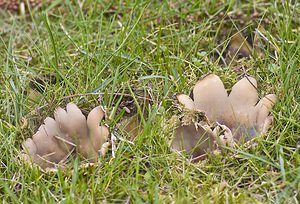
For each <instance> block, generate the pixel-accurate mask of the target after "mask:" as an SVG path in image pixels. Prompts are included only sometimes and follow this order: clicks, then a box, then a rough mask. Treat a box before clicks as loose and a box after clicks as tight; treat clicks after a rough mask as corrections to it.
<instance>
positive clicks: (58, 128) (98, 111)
mask: <svg viewBox="0 0 300 204" xmlns="http://www.w3.org/2000/svg"><path fill="white" fill-rule="evenodd" d="M104 115H105V113H104V111H103V109H102V107H101V106H97V107H95V108H94V109H93V110H92V111H91V112H90V113H89V115H88V117H87V119H86V118H85V116H84V115H83V114H82V112H81V110H80V109H79V108H78V107H77V106H76V105H75V104H74V103H69V104H68V105H67V107H66V110H64V109H62V108H60V107H59V108H57V109H56V110H55V113H54V118H55V119H53V118H51V117H47V118H46V119H45V120H44V124H42V125H41V126H40V127H39V129H38V131H37V132H36V133H35V134H34V135H33V136H32V138H28V139H27V140H26V141H25V142H23V144H22V146H23V149H24V150H25V152H26V153H27V154H25V159H26V160H28V161H32V162H34V163H36V164H38V165H39V166H40V167H42V169H46V168H53V167H56V165H57V164H59V163H61V162H63V161H64V160H65V159H66V158H67V157H68V155H70V154H71V153H72V152H73V151H74V150H76V151H77V152H78V153H79V154H80V155H82V156H83V157H84V158H86V159H88V160H89V161H92V162H94V161H96V160H97V158H98V156H99V151H101V148H102V146H103V145H104V144H105V142H106V141H107V139H108V136H109V129H108V127H106V126H100V125H99V123H100V122H101V120H102V119H103V117H104Z"/></svg>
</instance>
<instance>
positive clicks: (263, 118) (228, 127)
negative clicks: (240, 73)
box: [172, 74, 277, 156]
mask: <svg viewBox="0 0 300 204" xmlns="http://www.w3.org/2000/svg"><path fill="white" fill-rule="evenodd" d="M193 98H194V100H192V99H191V98H189V97H188V96H186V95H183V94H181V95H178V96H177V99H178V101H179V102H180V103H181V104H182V105H184V106H185V107H186V108H187V109H188V110H192V109H193V108H195V109H197V110H198V111H200V112H201V111H202V112H204V113H205V114H206V116H207V118H208V120H209V122H208V124H207V125H208V126H210V127H211V128H212V129H214V130H213V131H212V133H211V135H209V134H208V133H207V132H205V133H204V132H203V130H202V129H201V127H202V126H201V125H200V129H199V127H198V130H197V129H194V130H193V131H192V129H191V127H189V126H179V127H178V128H177V129H176V130H175V137H174V141H173V144H172V147H173V149H175V150H177V151H181V150H185V151H187V152H191V150H192V149H195V150H196V151H195V152H194V153H192V155H193V156H199V154H200V155H201V154H203V152H206V151H208V150H210V149H211V146H207V145H202V146H200V147H199V148H200V149H201V148H203V149H201V150H199V148H198V147H197V148H193V147H196V145H197V143H198V142H199V141H202V139H197V138H201V136H203V137H204V138H207V140H211V141H207V142H206V143H205V144H212V143H214V142H218V141H216V140H219V138H221V139H222V140H221V142H220V141H219V142H218V143H219V144H220V145H221V146H222V145H224V144H226V143H228V141H230V140H231V137H232V140H233V139H234V140H235V141H236V142H242V141H248V140H250V139H252V138H254V137H256V136H258V135H260V134H264V133H266V132H267V129H268V128H269V127H270V125H271V123H272V117H271V116H270V111H271V109H272V107H273V106H274V104H275V103H276V101H277V97H276V95H274V94H269V95H267V96H265V97H263V98H262V99H261V100H260V101H259V102H258V100H259V98H258V93H257V82H256V80H255V79H254V78H253V77H244V78H243V79H241V80H240V81H238V82H237V83H236V84H235V85H234V86H233V87H232V90H231V93H230V94H229V96H228V94H227V92H226V90H225V88H224V85H223V82H222V81H221V79H220V78H219V77H218V76H217V75H214V74H210V75H207V76H206V77H204V78H203V79H201V80H199V81H198V82H197V83H196V85H195V87H194V89H193ZM213 124H217V127H215V126H212V125H213ZM192 125H195V124H192ZM197 125H199V124H197ZM216 128H218V130H221V129H222V131H216V130H217V129H216ZM220 133H221V135H220ZM198 140H199V141H198ZM178 144H183V145H181V146H180V145H178Z"/></svg>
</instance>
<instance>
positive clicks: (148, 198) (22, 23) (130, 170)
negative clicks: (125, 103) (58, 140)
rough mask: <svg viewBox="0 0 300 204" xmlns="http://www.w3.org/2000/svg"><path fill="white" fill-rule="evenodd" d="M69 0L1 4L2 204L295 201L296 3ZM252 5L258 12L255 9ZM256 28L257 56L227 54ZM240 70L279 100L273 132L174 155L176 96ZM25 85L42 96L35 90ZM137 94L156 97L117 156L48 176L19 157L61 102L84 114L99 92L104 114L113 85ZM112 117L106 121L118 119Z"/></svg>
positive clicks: (299, 183)
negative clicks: (12, 6) (22, 10)
mask: <svg viewBox="0 0 300 204" xmlns="http://www.w3.org/2000/svg"><path fill="white" fill-rule="evenodd" d="M76 2H77V1H54V3H52V4H51V5H49V6H45V7H43V8H41V9H39V10H32V11H31V12H29V14H28V15H26V16H22V15H11V14H9V13H7V12H5V11H0V33H1V35H0V114H1V116H0V138H1V143H0V150H1V154H0V161H1V163H0V192H1V193H0V199H2V200H3V201H4V203H5V202H7V203H21V202H22V203H41V202H45V203H57V202H63V203H74V202H76V203H97V202H99V203H101V202H108V203H126V202H130V203H143V202H146V203H171V202H175V203H184V202H187V203H191V202H195V203H249V202H250V203H256V202H263V203H269V202H271V203H298V200H299V199H300V196H299V195H298V192H299V190H300V167H299V164H300V156H299V136H300V123H299V121H300V120H299V119H300V118H299V116H300V108H299V101H300V91H299V90H300V69H299V67H300V60H299V56H300V44H299V42H300V37H299V36H300V35H299V32H300V31H299V26H300V22H299V19H300V18H299V12H300V7H299V3H295V2H294V3H293V2H288V1H262V0H252V1H247V2H244V3H241V2H240V3H236V2H235V1H205V0H202V1H196V2H193V1H182V2H180V3H175V2H176V1H174V2H173V3H172V2H171V1H170V2H168V1H140V2H126V3H125V2H123V1H90V0H87V1H84V4H83V5H80V4H79V3H76ZM78 2H79V1H78ZM254 10H256V11H257V12H258V13H259V17H258V18H253V17H251V14H252V13H253V11H254ZM240 11H242V13H243V14H245V16H239V15H237V14H238V12H240ZM222 13H223V14H224V15H223V14H222ZM234 15H235V16H237V17H236V18H234ZM228 16H231V17H230V18H229V17H228ZM256 30H259V31H260V33H261V34H260V35H259V37H260V39H262V42H263V44H262V49H263V54H264V55H263V57H257V56H256V57H255V55H254V56H253V57H251V58H249V59H239V60H237V59H233V60H229V59H228V58H227V57H226V49H225V48H226V45H228V43H229V40H230V37H231V36H232V35H233V33H235V32H238V31H240V32H242V33H244V34H246V35H249V36H250V37H252V38H253V36H254V33H255V31H256ZM218 53H221V54H222V55H221V56H222V57H224V58H225V62H223V61H222V60H223V59H222V57H220V55H218ZM237 68H242V70H244V72H246V73H247V74H249V75H252V76H254V77H255V78H257V79H258V83H259V88H260V89H259V91H260V97H262V96H263V95H264V94H266V93H276V94H277V95H278V96H279V99H280V100H279V102H278V103H277V104H276V106H275V108H274V110H273V115H274V118H275V120H274V125H273V127H272V129H271V130H270V131H269V132H268V134H267V135H266V136H263V137H261V138H258V140H257V141H258V145H257V146H255V147H253V148H251V149H248V150H246V149H243V148H242V147H240V148H239V149H234V150H231V151H230V152H229V153H228V154H225V155H211V156H210V157H209V158H208V159H207V160H206V161H204V162H201V163H190V162H188V161H187V160H186V159H185V158H183V157H179V156H177V155H176V154H175V153H173V152H172V151H170V148H169V141H170V139H171V137H172V129H170V125H169V123H168V122H169V119H170V118H171V116H172V115H173V114H174V110H173V108H172V95H173V94H174V93H188V91H189V90H190V88H191V87H192V86H193V85H194V84H195V82H196V81H197V79H198V78H199V77H200V76H201V75H203V74H207V73H217V74H219V75H220V76H221V78H222V80H223V81H225V85H226V87H227V88H229V87H231V85H232V84H233V83H234V82H236V81H237V80H238V78H239V77H240V76H241V72H236V71H235V70H236V69H237ZM33 84H35V85H34V86H33ZM32 87H35V89H38V90H40V91H41V92H42V94H39V95H36V96H35V97H32V96H30V91H31V90H32ZM138 92H139V93H144V92H146V93H147V94H148V95H150V96H151V98H152V99H153V102H152V103H151V105H146V107H147V108H148V115H147V116H145V118H144V123H143V124H142V125H143V128H144V132H143V134H141V135H139V136H138V137H137V138H136V139H135V140H134V143H133V144H132V143H130V142H128V141H127V140H126V138H125V140H117V152H116V158H114V159H111V158H110V157H107V158H103V159H101V160H102V161H101V164H100V165H98V166H96V167H91V168H88V169H81V168H78V167H79V165H80V163H79V161H78V160H75V161H73V162H72V164H71V165H72V168H70V169H68V170H66V171H63V170H58V171H57V172H55V173H43V172H42V171H40V170H39V169H38V168H37V167H34V168H31V167H30V166H29V165H27V164H26V163H24V162H23V161H21V160H20V159H19V157H18V154H19V153H20V151H21V143H22V141H24V140H25V139H26V138H28V137H31V136H32V135H33V134H34V132H35V131H36V130H37V128H38V126H39V125H40V124H41V123H42V120H43V119H44V118H45V117H46V116H53V110H54V109H55V108H56V107H57V106H62V107H64V106H65V105H66V103H67V102H70V101H72V102H75V103H77V104H78V106H79V107H81V108H82V109H84V110H90V109H91V108H92V107H94V106H95V105H96V104H97V103H98V99H99V98H100V100H101V103H102V104H103V106H104V107H105V108H107V110H108V112H111V111H112V110H113V107H114V106H117V105H118V103H117V102H116V101H118V100H122V96H120V94H111V93H124V94H129V95H132V96H133V97H135V98H136V99H137V97H138ZM35 93H37V92H35ZM87 93H102V94H87ZM78 94H82V95H78ZM123 100H125V97H123ZM136 101H138V100H136ZM143 108H144V105H143V104H140V110H142V109H143ZM118 114H119V113H116V114H115V115H114V116H113V118H112V120H110V121H107V122H108V123H111V124H113V123H115V122H116V121H114V120H117V118H118ZM26 123H27V125H26ZM124 137H126V136H124ZM235 153H236V154H237V157H233V155H234V154H235Z"/></svg>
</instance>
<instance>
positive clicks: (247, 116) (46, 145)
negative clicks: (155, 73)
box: [23, 74, 277, 169]
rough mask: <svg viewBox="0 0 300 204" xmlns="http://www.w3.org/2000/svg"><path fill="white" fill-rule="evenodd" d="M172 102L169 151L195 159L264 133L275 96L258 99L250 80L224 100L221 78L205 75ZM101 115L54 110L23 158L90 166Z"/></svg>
mask: <svg viewBox="0 0 300 204" xmlns="http://www.w3.org/2000/svg"><path fill="white" fill-rule="evenodd" d="M177 99H178V101H179V103H180V104H181V106H180V107H183V109H181V110H182V117H180V119H181V120H178V127H177V128H176V129H175V135H174V140H173V142H172V148H173V149H174V150H175V151H178V152H182V151H184V152H186V153H188V154H190V155H192V157H193V159H194V160H199V159H202V158H205V156H206V155H207V153H208V152H210V151H213V150H216V149H219V148H220V147H223V146H231V147H232V146H233V145H234V144H235V143H237V144H241V143H243V142H246V141H249V140H251V139H252V138H255V137H257V136H258V135H261V134H264V133H266V132H267V130H268V128H269V127H270V125H271V123H272V119H273V118H272V116H271V115H270V110H271V108H272V107H273V105H274V104H275V103H276V100H277V97H276V95H274V94H269V95H266V96H265V97H263V98H262V99H261V100H259V97H258V93H257V83H256V80H255V79H254V78H252V77H244V78H243V79H241V80H240V81H238V82H237V83H236V84H235V85H234V86H233V87H232V90H231V92H230V94H229V95H228V94H227V91H226V89H225V88H224V84H223V82H222V81H221V79H220V78H219V77H218V76H217V75H214V74H210V75H207V76H205V77H204V78H202V79H201V80H199V81H198V82H197V83H196V85H195V87H194V88H193V92H192V98H191V97H189V96H187V95H184V94H180V95H177ZM104 115H105V113H104V111H103V109H102V108H101V106H97V107H96V108H94V109H93V110H92V111H91V112H90V113H89V114H88V117H87V118H86V117H85V116H84V115H83V114H82V112H81V111H80V109H79V108H78V107H77V106H76V105H75V104H73V103H69V104H68V105H67V107H66V110H64V109H62V108H57V109H56V111H55V113H54V119H53V118H51V117H47V118H46V119H45V120H44V124H42V125H41V126H40V127H39V129H38V131H37V132H36V133H35V134H34V135H33V136H32V139H31V138H29V139H27V140H26V141H25V142H24V143H23V148H24V150H25V151H26V153H27V154H25V159H26V160H30V161H32V162H34V163H36V164H38V165H39V166H41V167H42V168H43V169H46V168H52V167H56V166H57V165H59V164H60V163H63V162H64V161H65V160H66V159H67V158H68V156H69V155H72V153H73V152H74V151H76V152H77V153H78V154H79V155H81V156H82V157H83V158H85V159H87V160H89V161H91V162H95V161H96V160H97V158H98V157H99V154H100V153H102V154H104V149H106V147H107V145H108V143H107V139H108V136H109V135H110V133H109V129H108V127H107V126H100V125H99V124H100V122H101V120H102V119H103V117H104ZM132 120H133V121H136V119H134V118H132ZM125 121H127V119H125ZM127 122H128V121H127ZM121 124H122V125H121V126H123V128H124V129H125V130H127V129H129V130H133V131H134V134H139V131H138V130H136V128H135V126H137V124H136V122H135V123H132V122H130V121H129V125H128V124H127V125H126V124H123V123H121ZM127 126H128V127H127ZM119 128H122V127H119Z"/></svg>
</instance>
